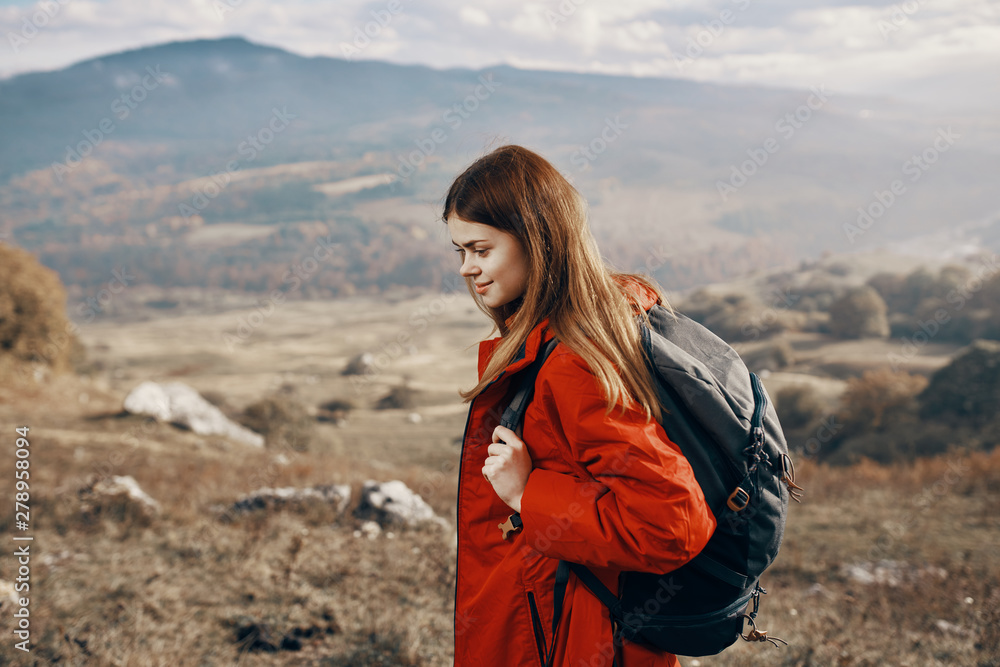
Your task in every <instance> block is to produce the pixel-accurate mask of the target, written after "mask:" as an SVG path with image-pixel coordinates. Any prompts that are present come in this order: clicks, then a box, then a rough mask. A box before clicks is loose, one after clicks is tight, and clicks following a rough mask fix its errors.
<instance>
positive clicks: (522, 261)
mask: <svg viewBox="0 0 1000 667" xmlns="http://www.w3.org/2000/svg"><path fill="white" fill-rule="evenodd" d="M448 229H449V230H451V242H452V243H454V244H455V245H456V246H457V248H456V250H458V252H459V253H460V255H461V257H462V268H461V269H459V273H460V274H462V276H463V277H466V278H472V280H473V282H474V283H475V286H476V292H477V293H478V294H479V295H480V296H481V297H482V299H483V303H484V304H486V305H487V306H489V307H490V308H499V307H500V306H503V305H505V304H508V303H510V302H511V301H513V300H514V299H516V298H518V297H519V296H521V295H522V294H524V291H525V290H526V289H527V287H528V256H527V254H526V253H525V252H524V249H523V248H522V247H521V243H520V242H519V241H518V240H517V239H516V238H514V236H512V235H511V234H508V233H507V232H504V231H501V230H499V229H497V228H496V227H490V226H489V225H484V224H481V223H478V222H468V221H467V220H462V219H461V218H459V217H457V216H455V215H452V216H451V217H449V218H448Z"/></svg>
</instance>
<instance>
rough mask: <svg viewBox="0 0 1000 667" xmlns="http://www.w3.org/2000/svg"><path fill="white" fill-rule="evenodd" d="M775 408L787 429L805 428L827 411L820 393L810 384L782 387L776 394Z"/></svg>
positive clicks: (782, 424) (779, 419)
mask: <svg viewBox="0 0 1000 667" xmlns="http://www.w3.org/2000/svg"><path fill="white" fill-rule="evenodd" d="M774 408H775V410H777V412H778V421H780V422H781V426H782V427H783V428H786V429H799V428H805V427H806V426H808V425H809V424H811V423H813V422H814V421H816V420H817V419H819V418H820V417H822V416H823V414H824V413H825V412H827V407H826V405H824V404H823V401H822V399H820V397H819V394H817V393H816V390H815V389H813V388H812V387H810V386H809V385H803V386H792V387H785V388H783V389H781V390H780V391H778V393H777V394H775V396H774Z"/></svg>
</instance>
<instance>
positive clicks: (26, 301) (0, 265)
mask: <svg viewBox="0 0 1000 667" xmlns="http://www.w3.org/2000/svg"><path fill="white" fill-rule="evenodd" d="M75 330H76V327H75V325H74V324H73V323H71V322H70V321H69V320H68V319H67V317H66V291H65V290H64V289H63V285H62V282H61V281H60V280H59V276H58V275H57V274H56V272H55V271H53V270H51V269H49V268H46V267H45V266H42V264H40V263H39V262H38V260H37V259H36V258H35V256H34V255H32V254H31V253H29V252H28V251H26V250H22V249H21V248H17V247H14V246H11V245H8V244H6V243H4V244H0V359H2V361H3V363H2V364H0V366H5V367H7V369H8V372H10V371H13V370H14V369H15V368H16V369H19V370H24V369H26V368H27V364H32V363H34V364H39V363H40V364H45V365H46V366H48V367H50V368H51V369H52V370H53V371H55V372H65V371H67V370H69V369H71V368H72V367H73V366H75V365H79V364H80V363H82V361H83V346H82V345H81V344H80V342H79V340H78V339H77V337H76V334H75ZM4 357H6V358H4Z"/></svg>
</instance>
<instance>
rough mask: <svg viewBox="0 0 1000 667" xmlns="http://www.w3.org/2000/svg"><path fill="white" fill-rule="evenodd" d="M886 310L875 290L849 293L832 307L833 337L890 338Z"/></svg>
mask: <svg viewBox="0 0 1000 667" xmlns="http://www.w3.org/2000/svg"><path fill="white" fill-rule="evenodd" d="M886 310H887V309H886V305H885V301H883V300H882V297H880V296H879V294H878V292H876V291H875V289H874V288H872V287H869V286H868V285H864V286H862V287H855V288H852V289H849V290H848V291H847V293H846V294H844V295H843V296H841V297H840V298H839V299H837V300H836V301H834V302H833V303H832V304H830V333H832V334H833V335H834V336H838V337H840V338H885V337H886V336H888V335H889V320H888V319H887V318H886Z"/></svg>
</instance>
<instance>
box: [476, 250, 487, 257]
mask: <svg viewBox="0 0 1000 667" xmlns="http://www.w3.org/2000/svg"><path fill="white" fill-rule="evenodd" d="M488 252H489V250H486V249H485V248H483V249H480V250H477V251H476V254H477V255H479V256H480V257H486V253H488Z"/></svg>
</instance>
